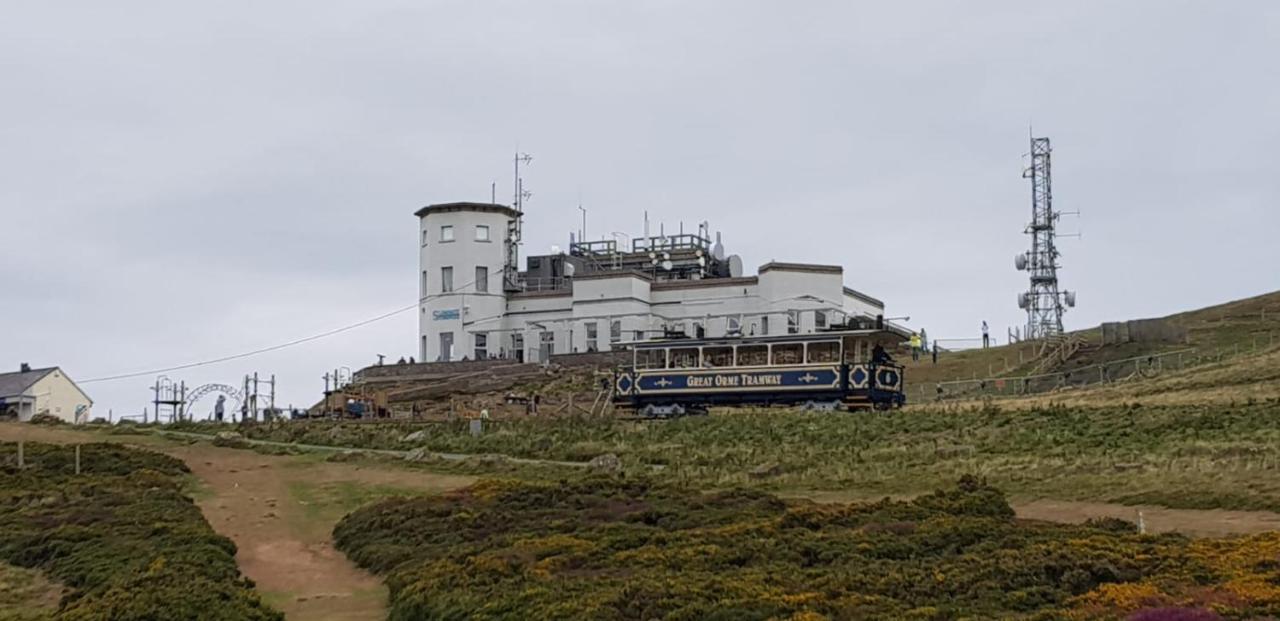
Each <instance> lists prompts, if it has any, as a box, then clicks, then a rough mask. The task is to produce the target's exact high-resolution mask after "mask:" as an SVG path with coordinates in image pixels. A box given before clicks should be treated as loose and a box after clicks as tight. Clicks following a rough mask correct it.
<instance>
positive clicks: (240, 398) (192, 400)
mask: <svg viewBox="0 0 1280 621" xmlns="http://www.w3.org/2000/svg"><path fill="white" fill-rule="evenodd" d="M212 393H221V394H224V395H226V396H228V397H230V398H231V399H232V400H233V401H235V405H234V406H233V407H231V408H228V409H227V411H228V412H238V411H240V406H241V405H242V404H243V403H244V392H243V391H242V390H240V389H239V388H236V387H235V386H230V385H228V384H205V385H203V386H200V387H198V388H196V389H195V390H192V391H191V392H189V393H187V407H186V410H187V411H186V415H187V416H189V417H190V416H193V415H194V413H195V405H196V402H197V401H199V400H200V398H201V397H204V396H206V395H209V394H212Z"/></svg>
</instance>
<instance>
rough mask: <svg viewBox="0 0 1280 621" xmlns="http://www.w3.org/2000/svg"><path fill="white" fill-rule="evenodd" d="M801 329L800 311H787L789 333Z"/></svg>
mask: <svg viewBox="0 0 1280 621" xmlns="http://www.w3.org/2000/svg"><path fill="white" fill-rule="evenodd" d="M799 331H800V311H789V312H788V313H787V334H795V333H797V332H799Z"/></svg>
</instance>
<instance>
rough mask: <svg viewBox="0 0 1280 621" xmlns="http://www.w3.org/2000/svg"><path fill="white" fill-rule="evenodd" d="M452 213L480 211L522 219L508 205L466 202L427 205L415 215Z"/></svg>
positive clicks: (518, 213)
mask: <svg viewBox="0 0 1280 621" xmlns="http://www.w3.org/2000/svg"><path fill="white" fill-rule="evenodd" d="M450 211H480V212H487V213H500V214H503V215H506V216H507V217H510V218H518V217H520V212H518V211H516V210H515V209H512V208H510V207H508V206H506V205H501V204H498V203H471V202H465V201H464V202H459V203H436V204H434V205H427V206H426V207H423V208H421V209H419V210H417V211H415V212H413V215H415V216H418V217H419V218H421V217H423V216H425V215H427V214H429V213H444V212H450Z"/></svg>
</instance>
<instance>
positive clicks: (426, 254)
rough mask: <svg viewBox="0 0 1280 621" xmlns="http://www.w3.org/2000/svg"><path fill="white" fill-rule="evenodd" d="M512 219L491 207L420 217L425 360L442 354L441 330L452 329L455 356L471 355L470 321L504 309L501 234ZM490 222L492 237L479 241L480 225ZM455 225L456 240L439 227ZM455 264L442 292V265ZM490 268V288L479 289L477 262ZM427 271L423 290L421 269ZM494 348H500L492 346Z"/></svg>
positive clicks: (496, 316)
mask: <svg viewBox="0 0 1280 621" xmlns="http://www.w3.org/2000/svg"><path fill="white" fill-rule="evenodd" d="M509 221H510V218H509V217H508V216H507V214H505V213H499V212H489V211H470V210H458V211H438V212H437V211H429V212H427V213H426V214H425V215H423V216H422V217H421V218H419V227H418V228H419V230H418V236H419V240H418V241H419V244H420V245H421V250H420V254H419V273H418V288H419V294H420V295H419V299H420V302H421V304H420V308H419V316H418V326H419V329H418V349H419V354H420V355H421V356H422V360H423V361H434V360H437V359H441V356H442V352H441V351H440V333H441V332H451V333H452V334H453V352H452V359H453V360H460V359H462V358H463V357H464V356H465V357H466V358H468V359H470V358H471V357H472V356H473V344H474V336H473V332H471V331H469V325H468V326H464V321H465V322H466V323H467V324H472V323H474V322H482V321H487V320H491V319H498V320H500V318H501V317H502V315H503V314H505V312H506V296H505V295H504V293H503V290H502V277H503V273H502V268H503V266H504V264H505V248H504V244H503V238H504V237H505V236H506V232H507V223H508V222H509ZM477 225H484V226H488V227H489V239H488V241H477V240H476V226H477ZM444 226H452V227H453V241H442V240H441V235H440V231H441V227H444ZM445 266H451V267H453V291H452V292H451V293H445V292H442V290H441V287H442V285H443V275H442V270H441V268H443V267H445ZM477 266H483V267H487V268H488V270H489V277H488V281H489V282H488V291H487V292H485V291H477V290H476V283H475V278H476V267H477ZM424 271H425V272H426V289H425V290H423V288H422V286H423V280H422V273H423V272H424ZM490 349H491V350H492V351H495V352H496V351H497V349H494V348H493V345H490Z"/></svg>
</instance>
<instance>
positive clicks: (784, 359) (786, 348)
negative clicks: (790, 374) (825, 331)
mask: <svg viewBox="0 0 1280 621" xmlns="http://www.w3.org/2000/svg"><path fill="white" fill-rule="evenodd" d="M802 362H804V345H802V344H800V343H781V344H778V345H774V346H773V360H772V364H800V363H802Z"/></svg>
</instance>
